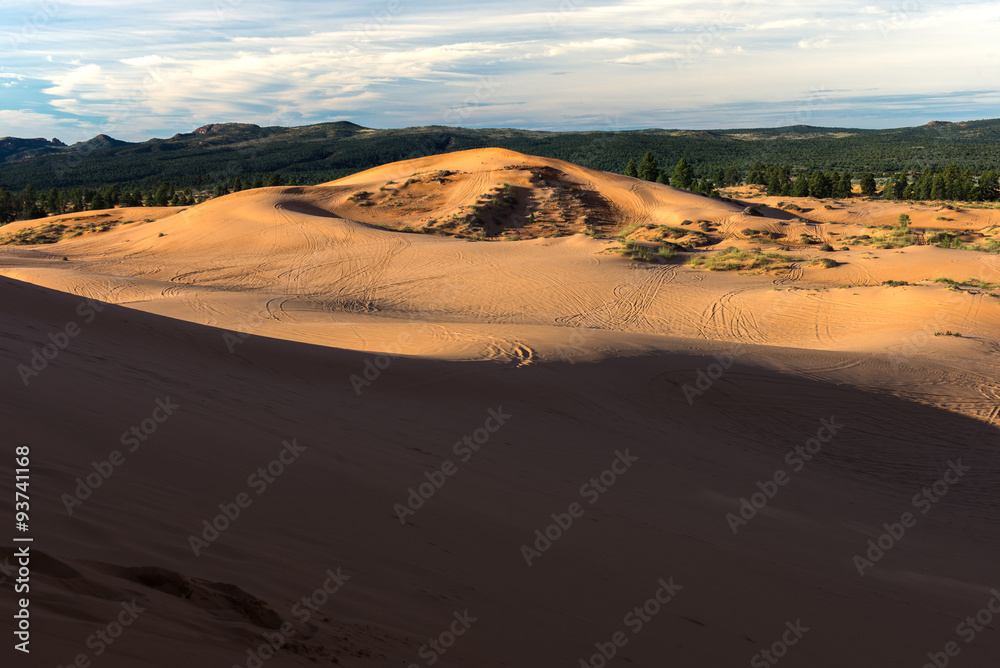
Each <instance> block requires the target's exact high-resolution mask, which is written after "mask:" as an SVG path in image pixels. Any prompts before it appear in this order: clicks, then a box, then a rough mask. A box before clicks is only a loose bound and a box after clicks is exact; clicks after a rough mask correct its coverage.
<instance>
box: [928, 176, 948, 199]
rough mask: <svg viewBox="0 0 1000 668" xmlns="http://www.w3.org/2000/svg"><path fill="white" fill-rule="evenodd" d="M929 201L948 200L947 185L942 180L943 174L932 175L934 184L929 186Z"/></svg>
mask: <svg viewBox="0 0 1000 668" xmlns="http://www.w3.org/2000/svg"><path fill="white" fill-rule="evenodd" d="M931 199H936V200H946V199H948V184H947V183H946V182H945V180H944V174H935V175H934V182H933V183H932V184H931Z"/></svg>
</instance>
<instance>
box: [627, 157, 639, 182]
mask: <svg viewBox="0 0 1000 668" xmlns="http://www.w3.org/2000/svg"><path fill="white" fill-rule="evenodd" d="M625 176H631V177H632V178H633V179H637V178H639V169H638V168H637V167H636V166H635V160H632V159H629V161H628V164H627V165H625Z"/></svg>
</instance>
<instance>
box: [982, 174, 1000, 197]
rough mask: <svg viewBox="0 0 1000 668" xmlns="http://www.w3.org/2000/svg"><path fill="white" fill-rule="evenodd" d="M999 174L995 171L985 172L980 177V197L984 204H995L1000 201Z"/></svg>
mask: <svg viewBox="0 0 1000 668" xmlns="http://www.w3.org/2000/svg"><path fill="white" fill-rule="evenodd" d="M998 180H1000V179H998V177H997V172H996V170H995V169H991V170H989V171H986V172H983V173H982V174H980V175H979V196H980V198H982V200H983V201H984V202H995V201H997V199H1000V187H998V185H997V182H998Z"/></svg>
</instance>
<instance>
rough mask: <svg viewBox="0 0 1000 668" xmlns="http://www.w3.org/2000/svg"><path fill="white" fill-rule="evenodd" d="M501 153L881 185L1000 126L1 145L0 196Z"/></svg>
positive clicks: (977, 148)
mask: <svg viewBox="0 0 1000 668" xmlns="http://www.w3.org/2000/svg"><path fill="white" fill-rule="evenodd" d="M485 147H499V148H507V149H511V150H515V151H519V152H522V153H529V154H532V155H539V156H545V157H551V158H558V159H562V160H568V161H570V162H574V163H577V164H580V165H583V166H586V167H592V168H595V169H601V170H605V171H612V172H622V171H623V170H624V168H625V165H626V163H627V162H628V160H629V159H635V160H637V161H638V159H639V158H641V157H642V156H643V154H645V153H646V152H647V151H652V152H653V154H654V155H655V156H656V157H657V158H658V160H659V161H660V164H661V165H662V166H666V167H670V166H672V165H673V164H674V163H676V162H677V160H678V159H680V158H681V157H685V158H687V160H688V161H689V162H691V163H692V164H693V165H694V167H695V169H696V171H697V172H698V173H700V174H710V173H713V172H714V171H715V170H718V169H728V168H730V167H735V168H737V169H740V170H746V169H748V168H749V167H750V165H751V164H753V163H754V162H757V161H759V162H763V163H773V164H785V165H788V166H790V167H792V169H793V171H794V170H796V169H800V170H801V169H813V168H817V169H823V170H833V169H836V170H838V171H839V170H844V169H847V170H850V171H852V172H855V173H858V172H863V171H872V172H875V173H877V174H880V173H885V172H890V171H901V170H922V169H924V168H925V167H935V168H941V167H943V166H944V165H947V164H949V163H955V164H957V165H958V166H959V167H961V168H962V169H967V168H971V169H974V170H977V171H980V170H985V169H990V168H997V167H1000V120H981V121H970V122H966V123H946V122H943V121H932V122H930V123H928V124H926V125H922V126H919V127H911V128H897V129H890V130H862V129H855V128H822V127H814V126H808V125H795V126H789V127H781V128H747V129H732V130H663V129H649V130H629V131H618V132H610V131H592V132H587V131H584V132H540V131H533V130H518V129H466V128H454V127H444V126H428V127H413V128H403V129H385V130H378V129H371V128H365V127H362V126H360V125H356V124H354V123H349V122H346V121H342V122H337V123H320V124H317V125H306V126H301V127H260V126H257V125H253V124H249V123H213V124H209V125H205V126H202V127H200V128H198V129H196V130H194V131H193V132H189V133H181V134H177V135H174V136H173V137H170V138H169V139H150V140H148V141H144V142H138V143H131V142H123V141H120V140H117V139H114V138H112V137H109V136H107V135H99V136H97V137H95V138H94V139H91V140H89V141H86V142H79V143H77V144H73V145H72V146H66V145H65V144H63V143H62V142H60V141H59V140H57V139H53V140H52V141H48V140H45V139H17V138H12V137H6V138H4V139H2V140H0V187H4V188H6V189H8V190H20V189H22V188H24V186H25V185H27V184H28V183H31V184H33V185H34V186H35V187H36V188H38V189H40V190H41V189H48V188H51V187H53V186H55V187H58V188H71V187H76V186H81V187H83V186H86V187H92V188H93V187H99V186H106V185H111V184H116V183H117V184H120V185H121V186H123V187H127V188H143V189H150V188H153V187H155V186H157V185H158V184H159V183H161V182H163V181H170V182H171V183H172V184H173V185H174V186H177V187H206V186H211V185H212V184H216V183H223V182H231V181H232V180H233V179H234V178H236V177H240V178H241V179H242V180H243V181H244V182H250V181H251V180H253V179H254V178H266V176H267V175H270V174H272V173H275V172H278V173H281V174H282V175H283V176H284V177H286V178H288V177H294V178H295V179H296V181H298V182H299V183H303V184H308V183H321V182H324V181H330V180H332V179H336V178H340V177H343V176H346V175H348V174H352V173H354V172H357V171H361V170H364V169H369V168H371V167H375V166H378V165H382V164H386V163H389V162H394V161H398V160H405V159H409V158H416V157H420V156H425V155H435V154H440V153H447V152H451V151H459V150H466V149H473V148H485Z"/></svg>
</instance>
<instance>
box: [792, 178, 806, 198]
mask: <svg viewBox="0 0 1000 668" xmlns="http://www.w3.org/2000/svg"><path fill="white" fill-rule="evenodd" d="M792 197H809V178H808V177H807V176H806V175H805V174H800V175H799V176H797V177H796V178H795V181H793V182H792Z"/></svg>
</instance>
